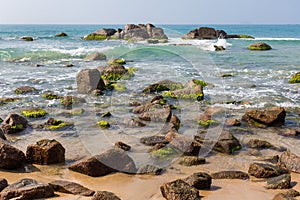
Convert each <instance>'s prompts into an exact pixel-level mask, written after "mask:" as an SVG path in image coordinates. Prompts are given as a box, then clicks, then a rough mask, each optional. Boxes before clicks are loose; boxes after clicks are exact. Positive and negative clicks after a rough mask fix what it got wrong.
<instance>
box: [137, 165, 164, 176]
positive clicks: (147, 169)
mask: <svg viewBox="0 0 300 200" xmlns="http://www.w3.org/2000/svg"><path fill="white" fill-rule="evenodd" d="M162 170H163V169H162V168H160V167H158V166H154V165H149V164H147V165H143V166H141V167H140V168H139V169H138V171H137V174H153V175H160V174H161V172H162Z"/></svg>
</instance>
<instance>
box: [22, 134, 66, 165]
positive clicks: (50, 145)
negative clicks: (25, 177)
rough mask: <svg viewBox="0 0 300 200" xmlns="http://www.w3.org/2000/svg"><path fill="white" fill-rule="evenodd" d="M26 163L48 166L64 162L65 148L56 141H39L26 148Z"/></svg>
mask: <svg viewBox="0 0 300 200" xmlns="http://www.w3.org/2000/svg"><path fill="white" fill-rule="evenodd" d="M26 158H27V162H28V163H34V164H39V165H50V164H56V163H62V162H65V148H64V147H63V146H62V145H61V144H60V143H59V142H57V141H56V140H48V139H45V140H40V141H38V142H37V143H36V144H31V145H29V146H28V147H27V150H26Z"/></svg>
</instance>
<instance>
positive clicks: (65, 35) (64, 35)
mask: <svg viewBox="0 0 300 200" xmlns="http://www.w3.org/2000/svg"><path fill="white" fill-rule="evenodd" d="M67 36H68V34H66V33H64V32H61V33H57V34H56V35H55V37H67Z"/></svg>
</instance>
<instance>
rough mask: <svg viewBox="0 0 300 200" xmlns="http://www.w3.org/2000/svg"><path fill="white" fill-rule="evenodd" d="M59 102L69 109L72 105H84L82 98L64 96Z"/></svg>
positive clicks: (84, 101)
mask: <svg viewBox="0 0 300 200" xmlns="http://www.w3.org/2000/svg"><path fill="white" fill-rule="evenodd" d="M60 102H61V104H62V105H63V106H65V107H70V106H72V105H76V104H80V103H86V100H85V99H84V98H80V97H75V96H64V97H63V98H62V99H61V101H60Z"/></svg>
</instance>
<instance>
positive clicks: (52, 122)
mask: <svg viewBox="0 0 300 200" xmlns="http://www.w3.org/2000/svg"><path fill="white" fill-rule="evenodd" d="M71 125H72V124H70V123H68V122H64V121H62V120H59V119H55V118H52V117H51V118H49V119H48V120H47V122H46V123H45V124H41V125H39V128H44V129H48V130H58V129H61V128H66V127H68V126H71Z"/></svg>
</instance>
